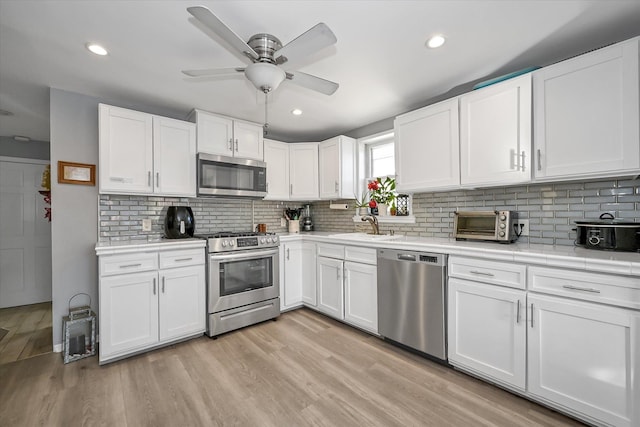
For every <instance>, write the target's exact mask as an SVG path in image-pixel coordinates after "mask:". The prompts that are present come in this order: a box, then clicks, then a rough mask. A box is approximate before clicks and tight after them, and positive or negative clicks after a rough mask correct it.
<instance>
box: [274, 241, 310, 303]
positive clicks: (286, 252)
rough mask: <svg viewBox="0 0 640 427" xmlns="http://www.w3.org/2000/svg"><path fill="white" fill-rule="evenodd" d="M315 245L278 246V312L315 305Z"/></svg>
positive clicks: (295, 243) (297, 243)
mask: <svg viewBox="0 0 640 427" xmlns="http://www.w3.org/2000/svg"><path fill="white" fill-rule="evenodd" d="M315 248H316V245H315V243H311V242H287V243H284V244H282V245H280V310H288V309H291V308H295V307H300V306H301V305H302V303H304V304H307V305H310V306H312V307H315V305H316V249H315Z"/></svg>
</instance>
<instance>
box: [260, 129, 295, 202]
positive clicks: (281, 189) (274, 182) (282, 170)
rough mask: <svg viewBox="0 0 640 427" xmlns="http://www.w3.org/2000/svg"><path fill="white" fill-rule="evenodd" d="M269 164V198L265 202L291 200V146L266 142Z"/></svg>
mask: <svg viewBox="0 0 640 427" xmlns="http://www.w3.org/2000/svg"><path fill="white" fill-rule="evenodd" d="M264 161H265V163H266V164H267V196H266V197H265V200H289V144H287V143H286V142H279V141H271V140H266V139H265V141H264Z"/></svg>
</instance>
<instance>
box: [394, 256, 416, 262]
mask: <svg viewBox="0 0 640 427" xmlns="http://www.w3.org/2000/svg"><path fill="white" fill-rule="evenodd" d="M398 259H399V260H401V261H415V260H416V256H415V255H410V254H398Z"/></svg>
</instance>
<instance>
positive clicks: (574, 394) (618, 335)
mask: <svg viewBox="0 0 640 427" xmlns="http://www.w3.org/2000/svg"><path fill="white" fill-rule="evenodd" d="M528 302H529V306H528V313H529V314H531V313H532V314H533V316H531V317H530V319H529V350H528V351H529V353H528V358H529V371H528V372H529V387H528V388H529V391H530V392H531V393H532V394H534V395H537V396H540V397H542V398H545V399H547V400H549V401H553V402H555V403H557V404H560V405H562V406H564V407H567V408H571V409H573V410H575V411H578V412H580V413H583V414H585V415H588V416H590V417H593V418H595V419H597V420H599V421H601V422H603V423H606V424H610V425H616V426H637V425H638V423H640V419H638V413H637V412H636V414H635V415H634V405H637V403H638V396H639V393H640V390H639V386H640V381H639V380H638V378H637V372H638V370H639V369H640V342H639V341H640V320H639V316H638V313H637V312H632V311H629V310H624V309H619V308H614V307H608V306H604V305H600V304H594V303H586V302H579V301H573V300H568V299H563V298H554V297H550V296H549V297H547V296H542V295H532V294H529V299H528ZM634 373H635V376H634ZM636 410H637V408H636Z"/></svg>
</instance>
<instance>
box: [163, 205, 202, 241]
mask: <svg viewBox="0 0 640 427" xmlns="http://www.w3.org/2000/svg"><path fill="white" fill-rule="evenodd" d="M195 229H196V221H195V219H194V218H193V211H192V210H191V208H190V207H189V206H169V208H168V209H167V215H166V216H165V218H164V235H165V237H166V238H167V239H183V238H187V237H193V232H194V231H195Z"/></svg>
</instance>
